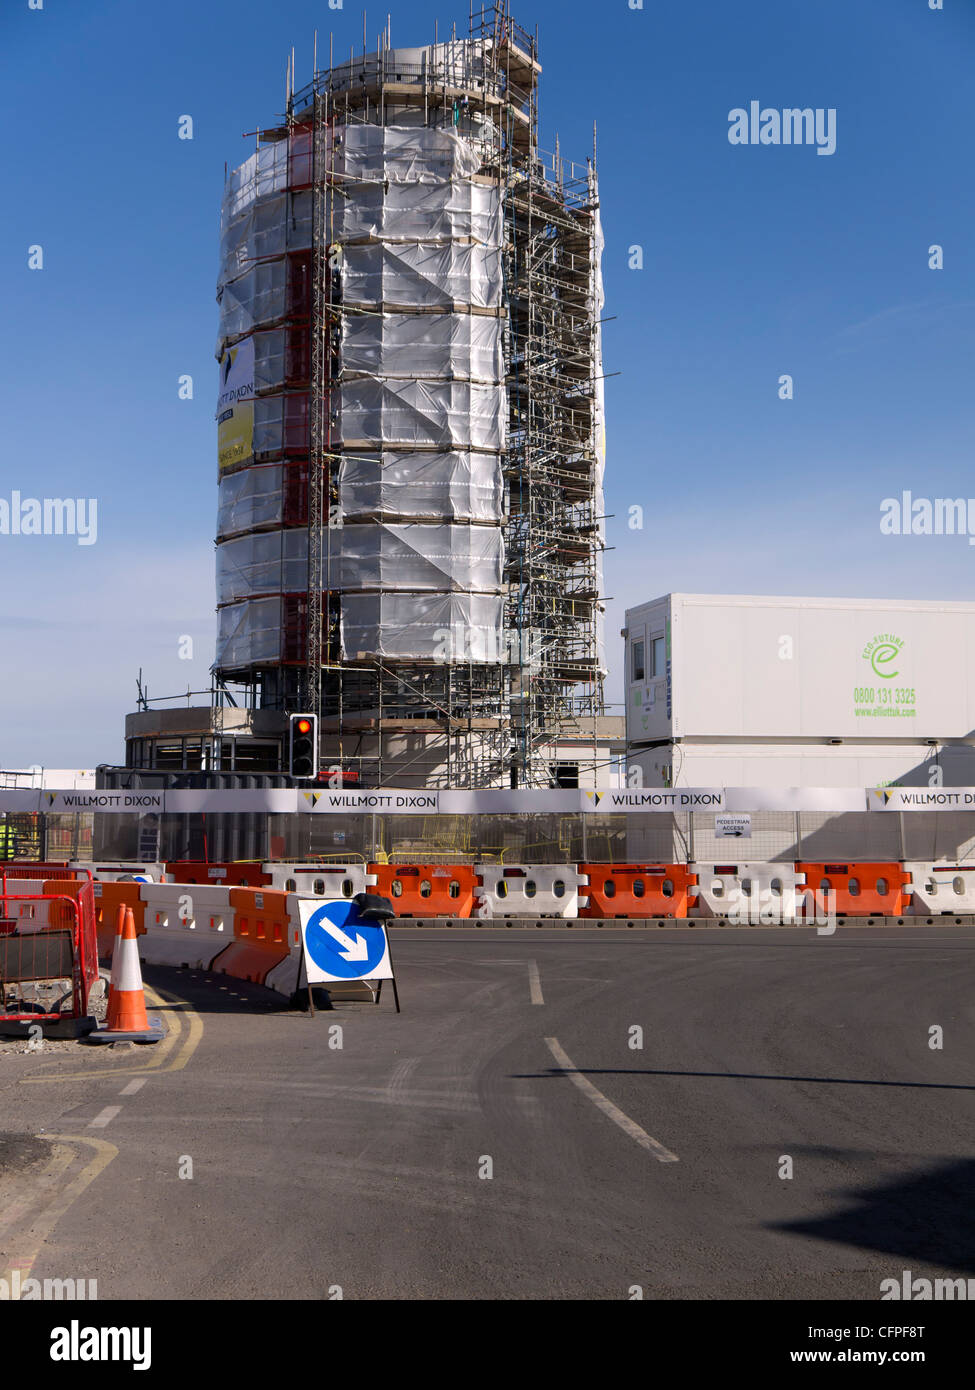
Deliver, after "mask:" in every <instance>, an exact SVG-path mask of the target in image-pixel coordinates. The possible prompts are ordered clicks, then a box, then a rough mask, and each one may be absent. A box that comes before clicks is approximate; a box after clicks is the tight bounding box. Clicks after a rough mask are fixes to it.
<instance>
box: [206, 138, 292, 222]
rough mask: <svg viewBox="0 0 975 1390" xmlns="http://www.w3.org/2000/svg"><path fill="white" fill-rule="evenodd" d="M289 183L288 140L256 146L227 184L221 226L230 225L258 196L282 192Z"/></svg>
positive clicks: (235, 170)
mask: <svg viewBox="0 0 975 1390" xmlns="http://www.w3.org/2000/svg"><path fill="white" fill-rule="evenodd" d="M287 186H288V142H287V140H275V141H273V142H272V143H271V144H268V145H262V146H261V148H260V149H259V150H255V151H254V153H253V154H252V155H251V157H250V158H249V159H245V160H244V162H243V164H241V165H240V167H239V168H237V169H234V170H233V172H232V173H231V174H230V176H229V178H228V179H227V182H226V184H225V185H224V194H223V205H222V208H221V226H222V227H227V226H228V225H229V224H230V223H231V222H232V221H233V220H234V218H236V217H239V216H240V215H241V213H243V212H244V211H245V210H246V208H247V206H248V205H249V204H250V203H252V202H253V201H254V199H255V198H262V197H264V196H265V195H266V194H268V193H281V192H283V190H284V189H285V188H287Z"/></svg>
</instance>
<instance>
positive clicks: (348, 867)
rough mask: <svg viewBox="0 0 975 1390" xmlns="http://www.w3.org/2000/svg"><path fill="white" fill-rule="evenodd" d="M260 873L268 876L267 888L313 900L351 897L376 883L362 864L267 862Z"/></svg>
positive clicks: (373, 875)
mask: <svg viewBox="0 0 975 1390" xmlns="http://www.w3.org/2000/svg"><path fill="white" fill-rule="evenodd" d="M261 872H262V873H265V874H270V876H271V882H270V883H269V884H267V885H266V886H267V887H268V888H277V889H279V890H283V891H284V892H286V893H301V894H302V895H304V896H314V897H316V898H354V897H355V895H356V893H364V892H365V891H366V890H367V889H368V888H372V887H373V886H374V885H375V882H376V875H375V874H370V873H367V872H366V866H365V864H281V863H268V864H262V865H261Z"/></svg>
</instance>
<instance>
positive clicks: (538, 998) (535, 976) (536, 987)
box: [528, 960, 545, 1004]
mask: <svg viewBox="0 0 975 1390" xmlns="http://www.w3.org/2000/svg"><path fill="white" fill-rule="evenodd" d="M528 988H529V989H530V990H531V996H532V1003H533V1004H544V1003H545V1000H544V999H543V998H542V981H541V976H540V975H539V973H538V962H537V961H534V960H532V961H529V962H528Z"/></svg>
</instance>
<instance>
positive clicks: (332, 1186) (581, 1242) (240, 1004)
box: [0, 927, 975, 1300]
mask: <svg viewBox="0 0 975 1390" xmlns="http://www.w3.org/2000/svg"><path fill="white" fill-rule="evenodd" d="M393 942H394V949H395V957H396V964H397V970H398V979H399V987H400V995H401V1000H402V1004H403V1013H402V1014H401V1015H399V1016H397V1015H396V1014H395V1012H394V1010H393V1002H392V997H391V994H390V995H389V997H386V996H385V995H384V997H383V1000H382V1002H381V1004H380V1005H379V1006H378V1007H373V1006H371V1005H368V1004H354V1003H347V1004H342V1005H338V1006H337V1007H336V1008H335V1009H334V1010H332V1011H329V1012H320V1013H318V1014H317V1016H316V1017H314V1018H311V1017H309V1016H307V1015H304V1014H300V1013H297V1012H291V1011H289V1010H286V1009H283V1008H282V1007H281V1006H280V1005H279V1004H278V1003H276V1002H275V997H274V996H271V995H269V994H268V993H267V992H265V991H263V990H261V989H259V988H257V987H252V986H247V985H241V984H239V983H238V982H236V981H228V980H226V979H225V978H223V977H208V976H205V975H200V974H197V973H193V972H185V971H175V970H173V971H168V970H162V969H158V968H152V967H150V968H148V969H147V971H146V979H147V982H148V983H150V984H151V985H153V986H155V987H156V988H157V989H158V990H160V991H165V992H167V993H171V994H172V995H176V996H179V999H181V1000H182V1001H185V1002H184V1003H183V1004H177V1005H174V1006H173V1007H172V1009H171V1010H169V1011H168V1012H169V1016H170V1017H171V1018H175V1019H178V1021H179V1025H180V1032H179V1034H178V1036H176V1037H175V1038H174V1040H173V1041H172V1042H171V1043H170V1044H164V1045H163V1046H164V1047H168V1051H166V1052H165V1053H164V1054H158V1061H154V1060H153V1057H151V1056H150V1055H149V1051H148V1050H147V1049H138V1050H136V1051H134V1052H133V1051H127V1052H119V1051H116V1050H114V1049H113V1050H107V1049H95V1048H91V1049H81V1048H78V1047H71V1046H62V1047H61V1048H60V1049H59V1050H57V1052H56V1053H55V1052H54V1051H52V1050H47V1051H45V1052H42V1053H40V1054H26V1053H24V1052H22V1051H19V1050H17V1049H16V1048H14V1047H13V1046H12V1045H10V1044H6V1045H4V1046H3V1048H2V1049H0V1113H2V1115H3V1117H4V1118H3V1120H2V1122H0V1128H2V1130H3V1131H4V1132H5V1134H6V1135H8V1136H11V1138H10V1144H12V1146H13V1147H12V1149H11V1152H12V1153H13V1154H14V1158H13V1159H11V1160H9V1162H8V1165H7V1167H6V1169H4V1168H3V1165H2V1164H0V1177H4V1176H5V1180H6V1183H7V1198H8V1200H7V1204H6V1207H5V1208H4V1209H3V1210H4V1211H5V1213H6V1216H5V1217H4V1215H0V1251H2V1252H3V1253H4V1254H5V1255H6V1256H7V1260H8V1261H9V1260H10V1259H13V1260H15V1261H17V1260H19V1261H20V1263H21V1265H22V1267H23V1268H24V1269H25V1270H26V1269H27V1266H28V1265H31V1266H32V1269H31V1272H32V1273H33V1274H34V1276H36V1277H38V1278H45V1277H50V1278H66V1277H73V1278H77V1279H81V1278H86V1279H91V1278H95V1279H97V1281H98V1297H99V1298H100V1299H109V1298H113V1297H136V1298H177V1299H196V1298H211V1299H220V1298H243V1297H256V1298H265V1299H274V1298H278V1297H288V1298H327V1297H329V1296H333V1297H334V1296H338V1291H339V1290H340V1291H341V1296H342V1297H344V1298H346V1299H349V1298H354V1299H363V1298H402V1299H407V1298H422V1299H456V1298H507V1299H547V1298H555V1299H565V1298H568V1299H593V1298H597V1299H626V1298H629V1297H632V1296H633V1293H634V1291H635V1290H636V1289H639V1290H641V1291H642V1296H643V1297H644V1298H655V1299H685V1298H712V1299H713V1298H731V1299H759V1298H762V1299H792V1298H823V1299H833V1298H841V1299H847V1298H849V1299H869V1300H876V1299H877V1298H878V1297H879V1294H880V1281H881V1280H882V1279H885V1278H889V1277H894V1278H897V1279H900V1278H901V1272H902V1271H903V1270H904V1269H910V1270H911V1271H912V1273H913V1274H914V1275H915V1276H920V1275H924V1276H926V1277H929V1278H935V1277H948V1276H955V1277H957V1276H959V1275H963V1276H970V1277H971V1276H975V1201H973V1197H975V1160H973V1157H972V1151H971V1134H972V1132H973V1128H975V1069H973V1059H975V1003H973V997H972V979H973V973H972V971H973V965H975V932H973V931H972V930H971V929H966V928H957V927H956V928H947V927H946V928H939V927H934V928H921V929H908V928H903V929H902V928H889V929H888V928H884V929H874V930H870V929H865V930H853V929H844V930H841V931H838V932H837V933H836V934H835V935H834V936H831V937H817V936H816V934H815V932H814V931H806V930H804V929H803V930H797V929H786V930H781V931H780V930H768V929H764V930H755V931H750V930H738V931H728V930H723V931H708V930H701V929H699V928H695V929H693V930H687V929H674V930H664V931H615V930H613V931H606V930H604V931H599V932H593V931H582V930H578V929H573V930H572V931H564V930H559V929H545V930H531V931H518V930H514V931H511V930H499V931H485V930H478V931H454V930H451V931H437V932H433V931H423V930H415V929H414V930H409V929H404V930H399V931H396V932H394V934H393ZM193 1011H195V1013H196V1015H198V1018H197V1017H195V1016H194V1012H193ZM201 1024H202V1032H201V1027H200V1025H201ZM336 1026H338V1027H340V1028H341V1043H342V1046H341V1048H338V1047H335V1046H330V1045H329V1043H330V1039H331V1041H332V1042H335V1041H337V1040H338V1037H337V1035H336V1034H335V1033H334V1032H333V1031H332V1030H333V1029H334V1028H335V1027H336ZM934 1026H937V1027H940V1028H941V1029H942V1030H943V1047H942V1048H940V1049H933V1048H932V1047H931V1046H930V1045H929V1044H930V1041H931V1034H930V1029H931V1028H932V1027H934ZM634 1028H638V1029H642V1040H641V1039H640V1037H639V1034H636V1033H633V1032H632V1030H633V1029H634ZM637 1041H642V1047H635V1046H632V1045H631V1043H634V1042H637ZM19 1046H21V1047H22V1044H21V1045H19ZM82 1052H83V1053H84V1055H83V1056H82V1055H81V1054H82ZM137 1083H141V1084H137ZM116 1107H117V1109H116ZM93 1122H95V1123H94V1125H93ZM38 1134H40V1135H41V1138H42V1140H44V1139H46V1140H47V1142H48V1143H49V1144H50V1146H51V1154H52V1157H51V1165H50V1166H51V1169H52V1171H51V1172H50V1174H49V1175H48V1176H47V1177H45V1176H44V1175H43V1169H39V1168H38V1163H39V1160H38V1157H37V1153H36V1143H34V1142H33V1141H31V1140H29V1139H25V1140H24V1141H23V1144H26V1146H27V1149H26V1150H25V1152H27V1153H28V1158H25V1159H24V1171H23V1172H22V1173H20V1174H18V1172H17V1166H16V1154H17V1153H18V1152H20V1149H18V1144H20V1143H21V1140H20V1138H19V1136H21V1135H26V1136H35V1135H38ZM52 1136H58V1137H57V1138H53V1137H52ZM3 1152H4V1150H3V1149H2V1148H0V1158H2V1155H3ZM56 1160H57V1161H56ZM187 1160H191V1162H192V1176H191V1177H181V1176H180V1169H181V1168H182V1170H183V1172H188V1171H189V1164H188V1162H187ZM786 1160H790V1161H791V1173H792V1176H791V1177H789V1176H782V1174H784V1173H786V1172H787V1171H788V1169H789V1164H788V1163H787V1162H786ZM58 1162H59V1163H60V1168H58V1167H57V1163H58ZM39 1171H40V1172H41V1177H40V1178H39V1177H38V1173H39ZM488 1173H490V1174H491V1175H490V1176H486V1174H488ZM18 1184H19V1187H18ZM72 1185H73V1186H72ZM0 1187H2V1183H0ZM72 1192H73V1195H72ZM39 1193H40V1194H41V1195H38V1194H39ZM31 1200H34V1201H35V1205H36V1208H37V1209H36V1210H35V1211H34V1212H33V1214H31V1212H30V1211H29V1210H28V1207H29V1203H30V1201H31ZM11 1212H12V1213H13V1215H12V1216H11ZM4 1221H6V1238H5V1237H4V1229H3V1228H4ZM32 1242H33V1245H32ZM35 1256H36V1257H35Z"/></svg>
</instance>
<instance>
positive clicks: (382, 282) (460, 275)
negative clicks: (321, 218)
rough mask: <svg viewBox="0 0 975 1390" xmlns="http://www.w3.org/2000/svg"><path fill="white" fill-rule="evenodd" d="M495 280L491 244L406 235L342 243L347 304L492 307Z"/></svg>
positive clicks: (497, 264) (496, 258)
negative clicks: (405, 238)
mask: <svg viewBox="0 0 975 1390" xmlns="http://www.w3.org/2000/svg"><path fill="white" fill-rule="evenodd" d="M501 285H502V281H501V252H500V250H499V249H498V248H497V247H493V246H468V245H466V244H464V243H462V242H456V241H450V242H433V243H431V242H425V241H422V242H420V241H408V242H369V243H367V244H365V245H361V246H347V247H346V248H345V261H344V266H343V270H342V298H343V300H344V302H345V303H346V304H350V305H355V304H361V305H364V306H367V307H368V306H377V305H381V304H387V305H397V306H406V307H413V306H416V307H418V308H429V307H430V306H431V305H437V304H442V305H444V306H446V307H449V306H450V305H451V304H473V305H474V306H475V307H477V308H481V309H493V308H497V307H498V306H499V305H500V303H501Z"/></svg>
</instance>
